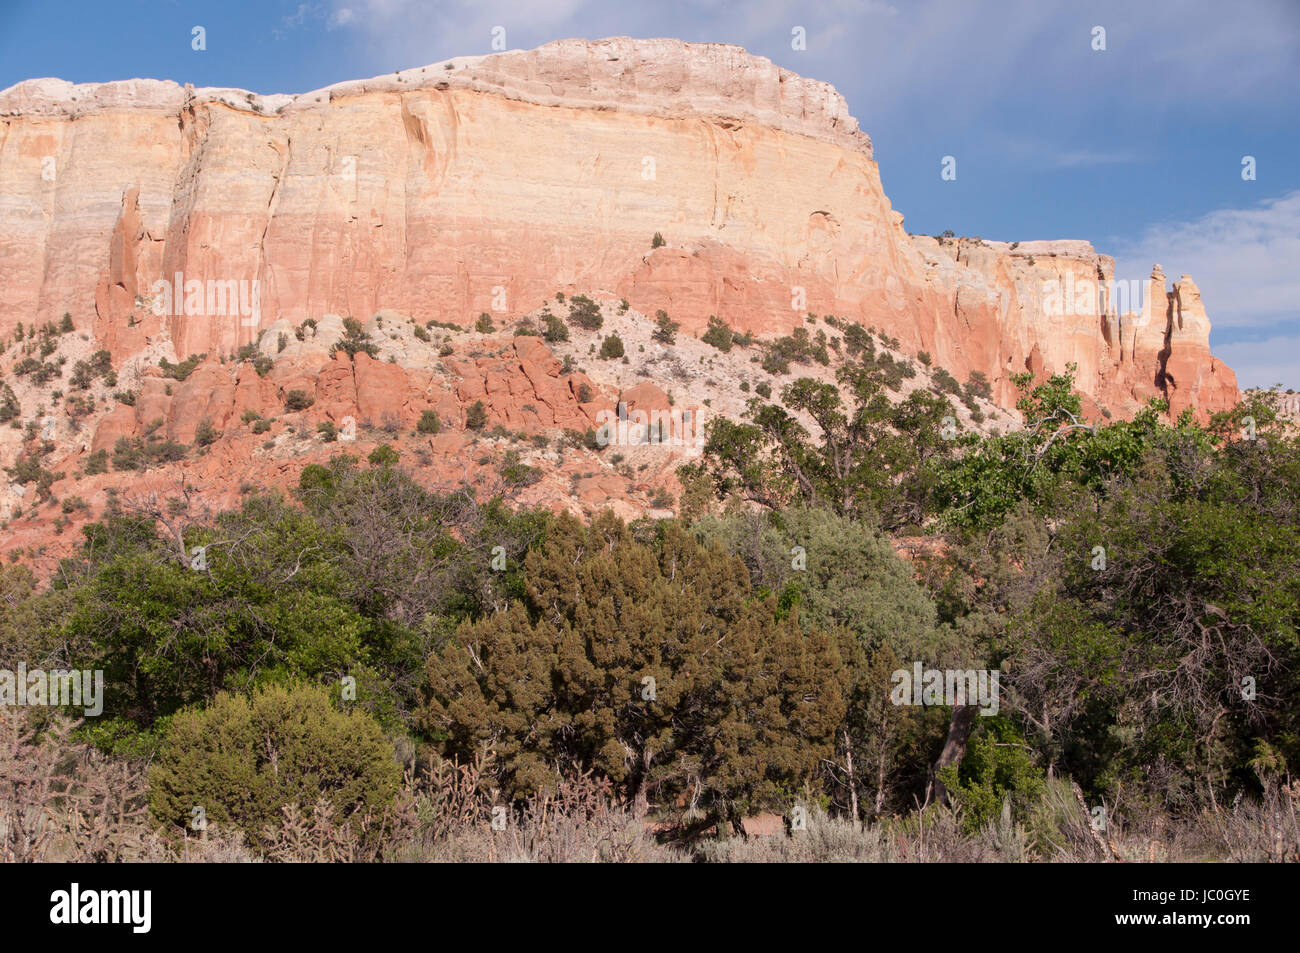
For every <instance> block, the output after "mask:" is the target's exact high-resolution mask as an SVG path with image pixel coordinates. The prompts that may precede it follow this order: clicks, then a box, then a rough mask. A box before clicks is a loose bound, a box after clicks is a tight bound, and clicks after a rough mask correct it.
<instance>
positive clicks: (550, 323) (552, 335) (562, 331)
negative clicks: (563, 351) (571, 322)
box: [542, 314, 569, 344]
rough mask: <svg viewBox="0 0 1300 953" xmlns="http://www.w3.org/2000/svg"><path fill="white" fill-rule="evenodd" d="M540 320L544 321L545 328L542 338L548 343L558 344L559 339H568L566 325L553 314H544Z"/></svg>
mask: <svg viewBox="0 0 1300 953" xmlns="http://www.w3.org/2000/svg"><path fill="white" fill-rule="evenodd" d="M542 320H543V321H545V322H546V330H545V331H543V332H542V339H543V340H544V341H546V342H547V343H548V344H559V343H560V342H561V341H567V340H569V329H568V327H567V326H565V323H564V322H563V321H561V320H560V319H559V318H557V317H556V316H555V315H553V314H544V315H542Z"/></svg>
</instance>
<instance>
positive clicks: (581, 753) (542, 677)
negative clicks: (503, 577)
mask: <svg viewBox="0 0 1300 953" xmlns="http://www.w3.org/2000/svg"><path fill="white" fill-rule="evenodd" d="M526 562H527V572H526V579H527V586H528V592H527V597H526V598H525V599H524V600H522V601H521V602H520V603H516V604H514V605H512V606H511V607H510V608H509V609H508V610H506V611H501V612H497V613H494V614H492V615H490V616H488V617H486V618H484V619H482V620H481V621H479V622H477V623H472V624H467V625H465V626H464V627H462V628H461V630H460V631H459V632H458V633H457V635H456V638H455V639H454V640H453V641H452V642H450V643H448V645H447V646H445V647H444V649H443V651H441V652H438V653H435V654H433V655H432V656H430V658H429V662H428V675H429V701H428V705H427V707H426V709H425V711H424V724H425V725H426V726H427V727H428V728H429V729H430V730H434V731H436V732H438V733H440V734H442V735H443V736H444V737H445V738H446V739H447V742H446V747H447V751H448V753H449V754H456V755H461V756H469V755H470V754H471V753H472V752H474V751H476V750H479V749H480V748H482V747H483V746H485V745H494V746H495V750H496V752H497V756H498V759H499V764H500V765H501V775H500V781H501V783H502V785H503V788H504V790H506V791H507V793H510V794H512V795H515V796H518V795H522V794H526V793H528V792H530V791H535V790H538V789H540V788H546V787H549V786H550V785H552V784H553V781H554V778H555V776H556V772H557V771H563V770H574V769H578V770H581V769H586V768H594V769H596V770H597V771H599V772H601V773H602V774H604V775H606V776H607V777H609V778H610V779H611V780H612V781H613V782H614V783H615V784H616V785H618V787H619V790H620V791H621V792H622V793H623V796H624V797H625V798H626V799H627V801H628V803H629V804H631V805H632V806H633V807H634V809H635V810H637V811H638V812H644V811H645V810H646V809H647V807H648V805H649V803H650V801H651V800H652V799H653V800H654V801H655V802H657V803H659V804H664V805H668V804H672V803H673V802H674V801H675V799H676V798H677V797H678V796H686V797H687V798H688V799H689V801H690V803H691V805H692V808H693V809H699V810H702V811H705V812H707V813H709V814H710V815H711V816H712V817H714V818H715V819H717V820H719V821H728V820H732V821H734V820H736V819H737V818H738V817H739V816H740V815H741V814H742V813H743V812H744V811H747V810H751V809H753V808H755V807H757V806H759V805H760V804H763V803H769V802H773V801H774V800H776V801H779V800H781V799H783V798H788V797H790V796H792V795H793V794H794V793H795V792H796V791H798V790H799V789H800V787H801V786H802V785H803V784H804V783H805V782H807V783H810V784H815V783H816V775H817V771H818V767H819V763H820V759H821V758H822V757H824V756H826V755H829V754H830V753H831V752H832V750H833V746H834V734H835V730H836V727H837V726H838V725H839V724H840V722H841V721H842V719H843V717H844V712H845V705H846V698H847V694H848V676H847V674H846V672H845V666H844V664H843V659H844V654H843V653H844V652H845V651H848V650H849V648H848V643H847V642H846V641H845V637H844V636H843V635H840V634H835V633H825V632H820V631H812V630H803V629H801V628H800V626H799V625H798V623H797V621H796V619H795V618H794V617H793V616H786V617H785V618H783V619H782V618H778V615H777V605H776V600H775V599H773V598H767V599H763V598H758V597H756V594H755V593H753V592H752V590H751V589H750V586H749V580H748V573H747V572H746V570H745V567H744V564H743V563H741V562H740V561H739V560H736V559H734V558H732V557H728V556H726V555H725V554H724V553H723V552H722V551H721V550H720V549H718V548H717V547H705V546H703V545H702V544H700V543H699V542H698V541H697V540H696V539H695V537H694V536H693V535H692V534H690V533H688V532H686V531H684V530H682V529H680V528H675V527H672V526H665V527H663V529H662V531H661V533H660V534H659V535H658V536H657V537H656V538H655V539H652V540H648V541H645V542H642V541H638V540H637V539H636V538H635V537H634V536H633V535H632V533H631V531H630V530H629V529H628V528H627V527H626V526H625V525H624V524H622V523H621V522H620V521H618V520H616V519H614V518H613V517H612V516H610V515H608V514H606V515H604V516H602V517H600V518H598V519H597V520H596V521H595V522H594V523H593V525H592V526H591V527H590V528H586V527H583V526H582V525H581V524H580V523H578V522H577V521H576V520H574V519H572V518H570V517H561V518H560V519H559V520H558V521H557V522H556V523H555V524H554V525H553V526H552V527H551V529H550V530H549V531H548V534H547V538H546V541H545V543H544V545H543V547H541V548H540V549H537V550H534V551H532V552H530V553H529V555H528V557H527V561H526Z"/></svg>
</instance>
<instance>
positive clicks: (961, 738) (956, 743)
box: [925, 705, 979, 804]
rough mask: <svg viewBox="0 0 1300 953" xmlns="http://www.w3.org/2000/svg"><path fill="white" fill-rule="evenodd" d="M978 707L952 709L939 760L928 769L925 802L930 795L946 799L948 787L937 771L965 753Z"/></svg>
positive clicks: (937, 798)
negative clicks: (928, 776) (928, 781)
mask: <svg viewBox="0 0 1300 953" xmlns="http://www.w3.org/2000/svg"><path fill="white" fill-rule="evenodd" d="M978 711H979V709H978V708H977V707H976V706H975V705H961V706H958V707H954V708H953V710H952V720H951V721H949V722H948V738H947V740H946V741H944V743H943V750H942V751H941V752H939V760H938V761H936V762H935V763H934V767H932V768H931V769H930V783H929V784H928V785H927V786H926V792H925V803H926V804H929V803H930V800H931V797H932V796H933V799H934V800H935V801H947V800H948V789H947V788H945V787H944V785H943V782H942V781H940V780H939V772H940V771H941V770H943V769H944V768H946V767H947V766H948V765H950V764H956V763H957V762H959V761H961V759H962V758H963V757H965V755H966V742H967V741H969V740H970V733H971V731H972V730H973V729H974V728H975V715H976V713H977V712H978Z"/></svg>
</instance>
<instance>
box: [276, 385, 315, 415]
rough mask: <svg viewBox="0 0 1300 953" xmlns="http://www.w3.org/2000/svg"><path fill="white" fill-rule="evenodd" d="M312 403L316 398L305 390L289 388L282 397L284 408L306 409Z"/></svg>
mask: <svg viewBox="0 0 1300 953" xmlns="http://www.w3.org/2000/svg"><path fill="white" fill-rule="evenodd" d="M314 403H316V398H315V397H312V396H311V394H309V393H307V392H306V391H305V390H291V391H289V393H288V394H286V395H285V397H284V409H285V410H291V411H293V410H306V409H307V408H308V407H310V406H311V405H312V404H314Z"/></svg>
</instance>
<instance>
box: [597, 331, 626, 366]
mask: <svg viewBox="0 0 1300 953" xmlns="http://www.w3.org/2000/svg"><path fill="white" fill-rule="evenodd" d="M622 356H623V339H622V338H621V337H619V336H618V335H617V334H610V335H608V336H607V337H606V338H605V340H603V341H601V342H600V357H601V359H602V360H609V359H611V358H618V357H622Z"/></svg>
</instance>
